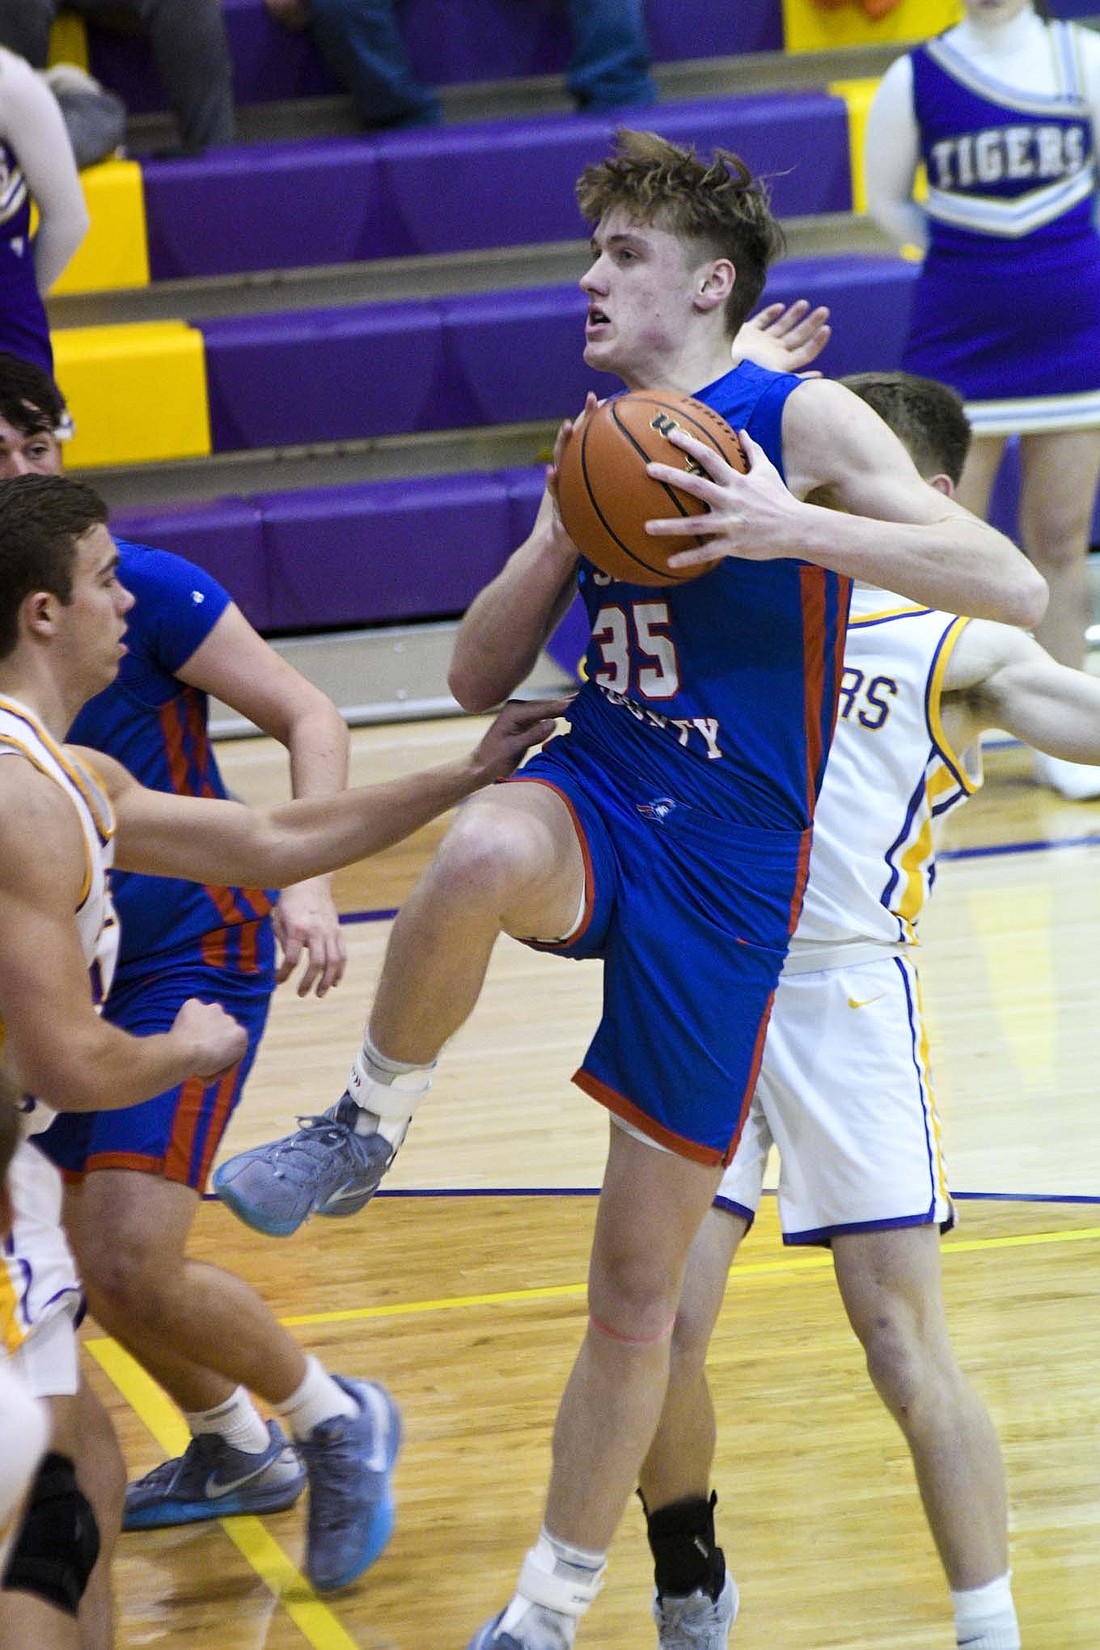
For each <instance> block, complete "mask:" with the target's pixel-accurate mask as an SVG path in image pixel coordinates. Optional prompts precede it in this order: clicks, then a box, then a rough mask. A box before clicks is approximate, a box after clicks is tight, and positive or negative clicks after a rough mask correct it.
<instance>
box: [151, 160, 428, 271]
mask: <svg viewBox="0 0 1100 1650" xmlns="http://www.w3.org/2000/svg"><path fill="white" fill-rule="evenodd" d="M142 180H143V188H144V194H145V217H146V238H147V241H148V246H149V264H150V269H151V272H152V274H153V277H154V279H157V278H162V279H163V278H165V277H185V276H201V275H237V274H242V273H244V272H246V271H248V270H254V269H294V268H297V267H299V266H302V267H305V266H312V267H317V266H321V265H324V264H341V263H352V262H355V261H356V260H358V259H362V258H373V257H378V256H379V255H380V254H379V252H378V250H377V248H378V247H379V246H380V245H382V244H385V243H386V241H387V239H388V240H390V241H394V242H395V243H396V238H395V237H394V236H393V235H392V234H388V232H387V223H388V221H389V215H388V214H386V212H385V211H384V208H383V199H382V187H381V182H380V174H379V161H378V151H377V145H374V144H371V143H370V142H368V141H366V140H364V139H363V138H357V137H352V138H326V139H324V140H323V141H320V142H312V143H267V144H258V145H257V146H256V149H255V151H253V150H252V149H236V148H235V149H213V150H210V151H209V152H208V153H207V154H204V155H199V156H187V157H186V158H182V159H178V160H162V161H157V160H147V161H145V163H144V165H143V168H142Z"/></svg>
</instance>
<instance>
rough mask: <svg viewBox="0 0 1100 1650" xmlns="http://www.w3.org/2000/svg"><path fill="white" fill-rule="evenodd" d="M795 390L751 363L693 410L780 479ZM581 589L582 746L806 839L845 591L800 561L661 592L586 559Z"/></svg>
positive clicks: (706, 393)
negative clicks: (716, 420)
mask: <svg viewBox="0 0 1100 1650" xmlns="http://www.w3.org/2000/svg"><path fill="white" fill-rule="evenodd" d="M798 384H799V379H798V378H796V377H794V376H792V375H791V374H789V373H776V372H770V371H768V370H767V369H766V368H764V367H758V366H756V365H754V364H753V363H751V362H742V363H741V365H740V366H738V367H735V368H734V369H733V371H732V372H729V373H726V374H725V375H724V376H723V377H722V378H719V379H718V380H717V381H716V382H715V383H713V384H708V385H707V387H706V388H705V389H702V390H699V391H697V397H698V399H699V400H700V401H705V402H707V403H708V404H709V405H710V406H712V407H713V408H714V409H715V410H716V411H717V412H720V413H721V414H722V416H723V417H724V418H725V419H726V420H727V422H728V423H730V424H731V425H732V426H733V427H734V429H747V430H748V432H749V434H750V435H751V436H752V438H753V439H754V441H756V442H757V443H758V444H759V445H760V446H761V447H763V449H764V451H765V452H766V453H767V455H768V457H769V458H770V459H771V461H772V463H773V464H774V465H775V466H776V468H777V469H778V470H779V472H780V474H782V473H783V454H782V436H781V424H782V417H783V407H784V405H785V403H786V400H787V397H788V395H790V394H791V393H792V391H793V390H795V389H797V387H798ZM579 584H580V590H581V594H582V596H583V598H584V601H585V605H586V608H587V611H588V616H589V620H590V622H591V625H592V636H591V640H590V642H589V646H588V651H587V654H586V657H585V676H586V681H585V684H584V686H583V688H582V689H581V692H580V694H579V695H578V697H577V698H576V700H575V701H574V703H573V705H572V707H571V709H570V720H571V722H572V725H573V737H579V738H580V739H581V740H583V741H584V743H585V744H586V745H588V746H589V747H591V748H592V749H593V750H595V751H596V752H597V753H600V752H602V753H603V754H604V755H606V756H607V757H608V758H610V759H612V760H613V761H614V762H615V763H616V765H620V766H622V765H625V766H626V767H627V768H628V769H629V770H630V771H631V772H632V773H633V774H634V775H635V776H636V777H637V778H638V779H639V780H640V781H641V782H642V783H643V784H644V785H645V786H647V787H648V788H649V789H650V790H651V791H652V794H653V795H654V796H656V797H659V796H660V795H661V792H662V790H664V789H667V790H668V791H670V792H671V794H673V795H674V796H676V797H678V798H679V799H680V800H681V801H685V802H689V803H692V804H694V805H695V806H697V807H699V808H702V809H705V810H706V811H707V812H709V813H711V814H715V815H720V816H722V817H723V818H726V819H729V820H731V821H734V822H736V823H737V824H742V825H754V826H765V827H767V826H772V827H778V828H781V829H784V830H796V831H798V830H804V829H805V828H806V827H807V826H808V825H809V824H810V821H811V819H812V817H813V809H814V803H815V801H816V797H817V793H818V790H819V788H820V785H821V780H822V776H823V774H824V769H825V758H826V755H827V753H828V748H829V742H830V740H831V738H832V730H833V724H834V720H835V714H836V700H837V691H838V687H839V681H840V673H841V670H842V669H843V650H844V628H845V622H846V616H847V609H848V598H849V592H850V583H849V581H848V580H847V579H845V578H842V577H840V576H839V575H837V574H835V573H830V572H826V571H825V570H824V569H823V568H820V567H814V566H810V565H808V564H806V563H803V562H798V561H787V560H784V561H766V562H750V561H736V560H725V561H722V562H721V563H720V564H719V565H718V567H716V568H715V569H714V570H713V571H712V572H710V573H707V574H705V575H704V576H703V577H702V578H700V579H695V580H693V581H691V582H690V583H688V584H682V585H674V586H662V587H660V588H657V589H655V588H653V587H652V586H645V585H635V584H625V583H620V582H619V581H618V580H613V579H610V578H608V576H607V575H606V574H604V573H601V572H600V571H599V570H598V569H597V568H596V567H594V566H593V565H592V564H591V563H590V562H588V561H585V560H583V559H582V562H581V570H580V575H579Z"/></svg>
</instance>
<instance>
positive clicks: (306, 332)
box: [201, 303, 472, 452]
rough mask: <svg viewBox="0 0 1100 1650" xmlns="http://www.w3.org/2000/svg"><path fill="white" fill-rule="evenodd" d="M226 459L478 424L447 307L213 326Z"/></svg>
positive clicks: (250, 319)
mask: <svg viewBox="0 0 1100 1650" xmlns="http://www.w3.org/2000/svg"><path fill="white" fill-rule="evenodd" d="M201 330H202V333H203V335H204V338H205V341H206V378H207V396H208V401H209V408H210V425H211V432H212V436H213V443H214V448H215V450H216V451H219V452H225V451H231V450H233V449H235V448H240V447H274V446H291V445H295V444H297V443H308V442H313V441H341V440H349V439H354V438H356V437H359V436H369V435H406V434H410V433H411V432H413V431H416V430H430V429H436V428H439V427H441V426H444V425H445V424H446V423H447V422H448V420H449V415H450V414H451V413H452V412H453V413H454V414H456V415H457V417H458V421H459V423H460V424H467V423H470V422H472V414H471V410H470V404H469V396H468V392H466V391H465V388H464V386H463V385H462V384H461V383H460V382H457V381H456V380H455V379H454V376H453V375H448V374H447V373H446V372H445V370H444V357H443V331H442V325H441V318H440V315H439V311H438V309H437V307H436V306H435V305H433V304H430V303H424V304H381V305H378V306H376V307H370V308H358V309H335V310H333V309H319V310H304V311H297V312H295V313H293V314H290V315H283V314H274V315H252V316H247V315H246V316H234V317H229V318H224V319H215V320H208V321H203V322H202V323H201Z"/></svg>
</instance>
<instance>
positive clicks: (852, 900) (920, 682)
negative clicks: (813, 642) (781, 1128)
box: [787, 586, 982, 973]
mask: <svg viewBox="0 0 1100 1650" xmlns="http://www.w3.org/2000/svg"><path fill="white" fill-rule="evenodd" d="M968 623H969V620H967V619H959V618H955V617H953V616H952V615H951V614H949V613H939V612H935V611H934V610H932V609H929V608H927V607H918V606H915V605H914V604H912V603H910V602H906V601H904V600H902V599H901V598H900V597H897V596H892V595H890V594H888V593H887V592H886V591H883V590H876V589H873V588H871V587H867V586H857V587H856V588H855V589H854V590H853V592H852V604H851V612H850V614H849V619H848V636H847V641H846V644H845V649H844V671H843V675H842V678H841V688H840V701H839V705H838V708H837V723H836V733H835V735H834V738H833V744H832V749H831V751H830V753H829V762H828V766H827V768H826V770H825V780H824V784H823V785H822V788H821V795H820V797H819V799H818V806H817V813H816V816H815V819H814V834H813V848H812V852H811V855H810V872H809V878H808V881H807V884H806V893H805V899H804V901H803V906H802V914H801V917H800V919H799V922H798V926H797V928H796V930H795V934H794V938H793V940H792V943H791V952H790V957H789V958H788V962H787V971H788V972H790V973H793V972H800V971H804V970H807V969H811V968H813V969H816V968H825V967H830V966H833V965H835V964H838V963H841V962H844V961H858V960H860V959H861V958H862V957H863V956H864V955H876V954H879V953H881V951H882V949H883V948H884V947H886V948H893V949H896V950H900V949H903V948H906V947H909V946H912V945H915V944H916V943H917V931H916V930H917V919H918V917H919V915H920V912H921V909H922V908H923V906H924V902H925V900H926V899H927V897H928V894H929V892H930V890H931V887H932V884H933V881H934V880H935V845H934V829H935V826H936V824H937V823H938V821H939V820H941V819H942V818H943V817H944V815H945V814H947V813H948V812H949V811H950V810H951V809H952V808H954V807H957V806H958V805H959V804H960V803H962V802H965V801H966V799H967V797H969V796H971V795H973V793H974V791H976V790H977V789H978V787H979V785H980V784H981V779H982V776H981V764H980V756H979V753H978V751H977V748H976V747H975V748H973V749H972V750H970V751H967V752H965V753H962V754H959V753H958V752H956V751H954V750H953V749H952V747H951V744H950V742H949V740H948V738H947V736H946V734H945V732H944V728H943V724H942V721H941V718H940V698H941V695H942V692H943V681H944V675H945V672H946V670H947V664H948V660H949V659H950V657H951V654H952V652H953V650H954V648H955V645H956V643H957V642H958V639H959V637H960V636H961V635H962V633H963V631H964V629H965V627H966V625H967V624H968Z"/></svg>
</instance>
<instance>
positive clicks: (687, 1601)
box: [653, 1570, 740, 1650]
mask: <svg viewBox="0 0 1100 1650" xmlns="http://www.w3.org/2000/svg"><path fill="white" fill-rule="evenodd" d="M739 1602H740V1600H739V1598H738V1595H737V1588H736V1587H735V1586H734V1582H733V1577H732V1576H731V1575H730V1573H729V1571H728V1570H727V1571H726V1580H725V1584H724V1586H723V1588H722V1591H721V1592H720V1593H719V1594H718V1597H717V1598H716V1599H712V1598H710V1597H709V1596H708V1595H707V1594H706V1593H704V1592H697V1593H689V1594H688V1596H687V1597H686V1598H661V1596H660V1594H658V1593H655V1594H654V1595H653V1619H654V1621H655V1622H656V1623H657V1650H726V1646H727V1645H728V1644H729V1640H730V1629H731V1628H732V1627H733V1624H734V1622H735V1621H736V1620H737V1606H738V1604H739Z"/></svg>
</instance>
